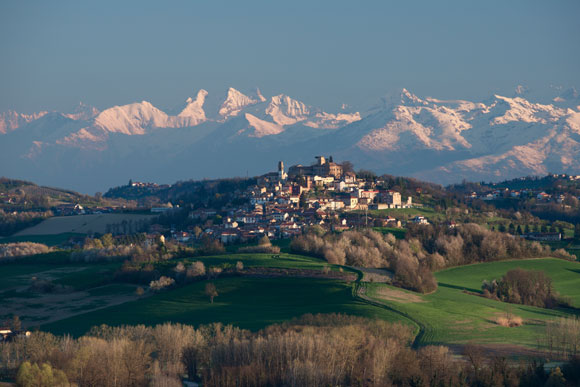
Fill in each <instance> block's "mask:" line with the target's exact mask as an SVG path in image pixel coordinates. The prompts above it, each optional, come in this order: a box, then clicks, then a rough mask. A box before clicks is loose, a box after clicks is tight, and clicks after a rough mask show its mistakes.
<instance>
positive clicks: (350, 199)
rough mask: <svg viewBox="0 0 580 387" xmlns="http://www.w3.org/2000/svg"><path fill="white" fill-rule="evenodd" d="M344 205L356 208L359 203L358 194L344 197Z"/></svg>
mask: <svg viewBox="0 0 580 387" xmlns="http://www.w3.org/2000/svg"><path fill="white" fill-rule="evenodd" d="M343 202H344V205H345V207H347V208H355V207H356V206H357V205H358V195H356V194H352V195H349V196H347V197H345V198H344V199H343Z"/></svg>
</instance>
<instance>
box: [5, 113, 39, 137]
mask: <svg viewBox="0 0 580 387" xmlns="http://www.w3.org/2000/svg"><path fill="white" fill-rule="evenodd" d="M47 113H48V112H47V111H42V112H38V113H32V114H22V113H17V112H15V111H12V110H9V111H7V112H5V113H0V134H6V133H8V132H11V131H13V130H16V129H18V128H19V127H21V126H23V125H26V124H27V123H29V122H32V121H34V120H37V119H39V118H41V117H43V116H45V115H46V114H47Z"/></svg>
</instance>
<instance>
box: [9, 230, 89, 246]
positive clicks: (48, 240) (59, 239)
mask: <svg viewBox="0 0 580 387" xmlns="http://www.w3.org/2000/svg"><path fill="white" fill-rule="evenodd" d="M83 235H84V234H75V233H70V232H67V233H63V234H54V235H23V236H12V237H6V238H0V244H3V243H14V242H36V243H43V244H45V245H47V246H58V245H60V244H62V243H64V242H67V241H68V240H69V239H70V238H71V237H78V236H83Z"/></svg>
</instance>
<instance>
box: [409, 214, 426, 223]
mask: <svg viewBox="0 0 580 387" xmlns="http://www.w3.org/2000/svg"><path fill="white" fill-rule="evenodd" d="M410 222H412V223H416V224H429V221H428V220H427V219H426V218H425V217H424V216H415V217H414V218H413V219H411V220H410Z"/></svg>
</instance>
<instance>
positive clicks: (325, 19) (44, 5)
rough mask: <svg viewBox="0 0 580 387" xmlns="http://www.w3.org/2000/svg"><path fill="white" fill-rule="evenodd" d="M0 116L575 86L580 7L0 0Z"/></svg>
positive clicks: (523, 2)
mask: <svg viewBox="0 0 580 387" xmlns="http://www.w3.org/2000/svg"><path fill="white" fill-rule="evenodd" d="M0 53H1V57H0V63H1V64H0V111H5V110H8V109H15V110H17V111H23V112H31V111H36V110H40V109H49V110H61V111H67V110H70V109H71V108H72V107H73V106H74V105H75V104H76V103H78V101H81V100H82V101H84V102H86V103H88V104H92V105H95V106H96V107H98V108H101V109H102V108H106V107H109V106H111V105H115V104H125V103H130V102H134V101H141V100H144V99H145V100H148V101H151V102H152V103H153V104H154V105H156V106H158V107H160V108H168V107H171V106H174V105H177V104H179V103H180V102H181V101H182V100H184V99H185V98H187V97H188V96H190V95H194V93H195V92H196V91H197V90H198V89H199V88H205V89H208V90H209V91H210V93H220V94H221V93H225V90H226V89H227V87H229V86H233V87H236V88H238V89H240V90H242V91H247V90H249V89H251V88H253V87H256V86H258V87H260V88H261V89H262V92H263V94H265V95H273V94H278V93H281V92H284V93H286V94H289V95H291V96H293V97H296V98H298V99H301V100H303V101H304V102H306V103H309V104H313V105H318V106H322V107H325V108H332V107H334V106H337V105H339V104H340V103H342V102H346V103H350V104H356V103H361V102H362V103H366V102H369V101H372V100H373V99H374V98H377V97H379V96H381V95H383V94H386V93H388V92H389V91H390V90H393V89H395V88H400V87H407V88H408V89H410V90H411V91H413V92H415V93H416V94H419V95H422V96H425V95H430V96H436V97H442V98H457V97H461V98H473V99H478V98H485V97H486V96H488V95H491V94H492V93H494V92H499V93H504V94H510V93H512V90H513V88H514V87H515V86H516V85H518V84H523V85H526V86H528V87H529V88H530V89H532V90H539V89H541V88H547V87H549V86H550V85H563V86H565V87H568V86H575V87H578V86H579V85H580V1H578V0H569V1H561V0H560V1H558V0H550V1H546V0H542V1H535V0H501V1H491V0H485V1H469V0H458V1H442V0H438V1H433V0H427V1H413V0H404V1H354V0H351V1H337V0H333V1H314V0H309V1H298V0H294V1H274V0H267V1H217V0H211V1H194V0H189V1H144V0H140V1H105V0H99V1H96V0H95V1H79V0H74V1H72V0H71V1H56V0H55V1H45V0H43V1H24V0H14V1H12V0H3V1H1V2H0Z"/></svg>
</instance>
